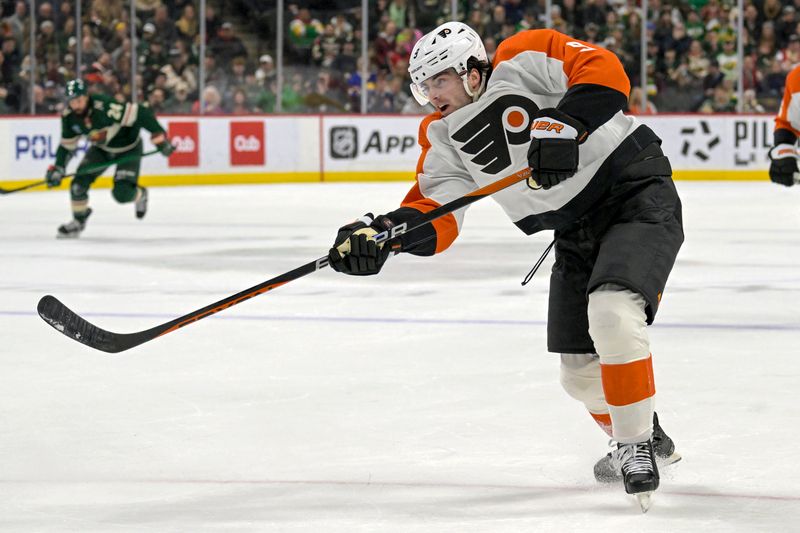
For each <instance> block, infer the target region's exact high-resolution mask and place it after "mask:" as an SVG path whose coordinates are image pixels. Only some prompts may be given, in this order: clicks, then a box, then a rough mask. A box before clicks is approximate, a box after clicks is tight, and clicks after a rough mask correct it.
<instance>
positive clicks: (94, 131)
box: [45, 79, 174, 238]
mask: <svg viewBox="0 0 800 533" xmlns="http://www.w3.org/2000/svg"><path fill="white" fill-rule="evenodd" d="M66 93H67V99H68V101H69V107H68V108H67V109H65V110H64V112H63V114H62V115H61V143H60V144H59V146H58V149H57V150H56V161H55V164H53V165H50V166H49V167H48V169H47V174H46V175H45V181H46V182H47V186H48V187H58V186H59V185H60V184H61V180H62V179H63V178H64V174H65V168H66V166H67V163H68V162H69V160H70V158H71V157H72V154H73V152H74V151H75V149H76V148H77V147H78V141H79V140H80V139H81V137H83V136H86V137H88V139H89V142H90V143H91V146H90V147H89V149H88V150H87V151H86V155H85V156H84V158H83V160H82V161H81V163H80V165H79V166H78V170H77V172H76V173H75V177H74V178H73V179H72V184H71V185H70V189H69V191H70V200H71V202H72V217H73V218H72V220H70V221H69V222H67V223H66V224H62V225H61V226H59V228H58V233H57V235H56V236H57V237H59V238H74V237H78V236H79V235H80V234H81V232H82V231H83V229H84V228H85V227H86V221H87V220H88V218H89V216H90V215H91V214H92V210H91V208H90V207H89V188H90V187H91V186H92V183H94V181H95V180H96V179H97V178H98V177H99V176H100V175H101V174H102V173H103V172H104V171H105V170H106V169H107V168H108V167H109V166H111V165H114V164H116V171H115V173H114V187H113V189H112V190H111V194H112V196H113V197H114V199H115V200H116V201H117V202H119V203H121V204H122V203H129V202H133V203H134V205H135V210H136V218H142V217H144V215H145V213H146V212H147V189H145V188H144V187H142V186H140V185H139V183H138V182H139V169H140V166H141V155H142V141H141V138H140V137H139V130H141V129H142V128H144V129H146V130H147V131H149V132H150V133H151V137H150V139H151V141H152V142H153V144H154V145H155V146H156V148H157V149H158V150H159V151H160V152H161V153H162V154H163V155H164V156H165V157H168V156H169V155H170V154H171V153H172V152H173V151H174V147H173V146H172V144H171V143H170V142H169V139H167V133H166V131H165V130H164V128H163V127H162V126H161V124H159V123H158V120H157V119H156V117H155V115H154V114H153V112H152V111H151V110H150V108H149V107H147V106H146V105H138V104H134V103H119V102H117V101H116V100H114V99H113V98H110V97H108V96H105V95H99V94H92V95H89V94H88V92H87V90H86V84H85V83H84V82H83V80H81V79H75V80H71V81H70V82H68V83H67V91H66ZM120 159H122V161H121V162H119V163H115V161H117V160H120ZM104 163H107V164H105V165H104ZM82 169H85V170H82Z"/></svg>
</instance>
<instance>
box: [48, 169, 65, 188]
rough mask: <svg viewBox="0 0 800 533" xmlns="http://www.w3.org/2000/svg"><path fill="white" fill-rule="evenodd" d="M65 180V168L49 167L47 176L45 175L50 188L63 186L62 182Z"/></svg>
mask: <svg viewBox="0 0 800 533" xmlns="http://www.w3.org/2000/svg"><path fill="white" fill-rule="evenodd" d="M63 179H64V167H59V166H57V165H50V166H49V167H47V174H45V175H44V181H45V182H46V183H47V187H48V188H52V187H58V186H59V185H61V180H63Z"/></svg>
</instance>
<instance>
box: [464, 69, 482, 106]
mask: <svg viewBox="0 0 800 533" xmlns="http://www.w3.org/2000/svg"><path fill="white" fill-rule="evenodd" d="M463 82H464V90H466V91H467V95H468V96H470V97H471V98H472V103H473V104H474V103H475V102H477V101H478V98H480V97H481V95H482V94H483V91H484V89H485V88H486V76H484V75H483V74H481V84H480V85H479V86H478V90H476V91H475V92H472V90H471V89H470V88H469V78H468V77H467V76H466V75H465V76H464V77H463Z"/></svg>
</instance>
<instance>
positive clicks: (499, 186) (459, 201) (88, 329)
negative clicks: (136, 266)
mask: <svg viewBox="0 0 800 533" xmlns="http://www.w3.org/2000/svg"><path fill="white" fill-rule="evenodd" d="M529 176H530V169H529V168H526V169H524V170H520V171H518V172H515V173H513V174H511V175H510V176H506V177H505V178H503V179H500V180H498V181H496V182H494V183H491V184H489V185H486V186H485V187H481V188H479V189H477V190H475V191H472V192H471V193H469V194H466V195H464V196H462V197H460V198H456V199H455V200H453V201H452V202H448V203H446V204H444V205H441V206H439V207H437V208H436V209H433V210H432V211H429V212H428V213H425V214H424V215H422V216H420V217H417V218H416V219H414V220H412V221H411V222H408V223H403V224H399V225H397V226H395V227H394V228H392V230H391V232H383V233H379V234H378V235H376V236H375V240H376V241H377V242H383V241H385V240H387V239H392V238H394V237H397V236H399V235H403V234H404V233H408V232H409V231H413V230H415V229H417V228H420V227H422V226H424V225H425V224H428V223H430V222H433V221H434V220H436V219H437V218H440V217H442V216H444V215H446V214H448V213H452V212H453V211H455V210H457V209H460V208H462V207H464V206H467V205H469V204H471V203H473V202H477V201H478V200H480V199H482V198H486V197H487V196H490V195H492V194H494V193H496V192H497V191H500V190H503V189H505V188H506V187H509V186H511V185H513V184H515V183H518V182H520V181H522V180H524V179H527V178H528V177H529ZM326 266H328V256H327V255H326V256H324V257H320V258H319V259H316V260H314V261H311V262H310V263H306V264H305V265H303V266H301V267H298V268H295V269H294V270H290V271H289V272H285V273H283V274H281V275H279V276H277V277H274V278H272V279H270V280H267V281H265V282H263V283H259V284H258V285H255V286H253V287H250V288H249V289H245V290H243V291H241V292H237V293H236V294H234V295H232V296H228V297H227V298H225V299H222V300H220V301H218V302H214V303H213V304H210V305H207V306H206V307H203V308H202V309H198V310H196V311H192V312H191V313H189V314H186V315H183V316H182V317H179V318H176V319H174V320H170V321H169V322H166V323H164V324H161V325H158V326H155V327H153V328H150V329H147V330H144V331H139V332H136V333H113V332H111V331H106V330H104V329H102V328H99V327H97V326H95V325H94V324H92V323H90V322H88V321H87V320H85V319H83V318H81V317H80V316H79V315H78V314H76V313H75V312H73V311H71V310H70V309H69V308H68V307H67V306H65V305H64V304H62V303H61V302H60V301H59V300H58V299H57V298H56V297H55V296H51V295H49V294H48V295H47V296H44V297H42V299H41V300H39V305H38V306H37V311H38V312H39V316H41V317H42V319H43V320H44V321H45V322H47V323H48V324H50V325H51V326H52V327H54V328H55V329H57V330H58V331H60V332H61V333H63V334H64V335H66V336H67V337H70V338H71V339H74V340H76V341H78V342H80V343H83V344H85V345H86V346H89V347H91V348H95V349H97V350H101V351H104V352H108V353H119V352H122V351H125V350H129V349H130V348H133V347H135V346H139V345H140V344H143V343H145V342H148V341H151V340H153V339H155V338H156V337H160V336H162V335H166V334H167V333H171V332H173V331H175V330H176V329H179V328H182V327H183V326H186V325H188V324H191V323H193V322H197V321H198V320H200V319H203V318H206V317H208V316H211V315H213V314H215V313H218V312H220V311H223V310H225V309H227V308H229V307H233V306H234V305H236V304H240V303H242V302H243V301H245V300H249V299H250V298H252V297H254V296H258V295H259V294H262V293H265V292H267V291H271V290H272V289H275V288H277V287H280V286H281V285H284V284H286V283H289V282H290V281H294V280H296V279H298V278H301V277H303V276H305V275H307V274H311V273H312V272H316V271H317V270H320V269H321V268H324V267H326Z"/></svg>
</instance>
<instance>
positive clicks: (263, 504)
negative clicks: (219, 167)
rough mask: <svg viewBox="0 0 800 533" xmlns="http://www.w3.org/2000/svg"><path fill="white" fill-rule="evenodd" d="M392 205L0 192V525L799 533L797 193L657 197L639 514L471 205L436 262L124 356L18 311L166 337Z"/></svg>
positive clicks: (686, 191)
mask: <svg viewBox="0 0 800 533" xmlns="http://www.w3.org/2000/svg"><path fill="white" fill-rule="evenodd" d="M407 187H408V184H404V183H402V184H401V183H394V184H313V185H309V184H305V185H271V186H232V187H228V188H222V187H203V188H173V189H166V188H165V189H152V190H151V194H150V212H149V213H148V215H147V217H146V218H145V219H144V220H136V219H135V217H134V212H133V206H132V205H125V206H120V205H117V204H115V203H114V202H113V200H112V199H111V197H110V194H109V191H108V190H97V191H92V205H93V208H94V214H93V216H92V219H91V220H90V221H89V223H88V225H87V229H86V231H85V232H84V234H83V235H82V236H81V238H80V239H78V240H56V239H55V232H56V228H57V227H58V225H59V224H61V223H63V222H65V221H66V220H68V217H69V201H68V198H67V194H66V193H65V192H63V191H60V192H47V193H20V194H14V195H8V196H5V197H2V198H0V204H2V205H0V290H1V291H2V292H1V294H2V299H0V324H1V325H2V332H3V335H2V343H0V365H1V366H0V531H4V532H5V531H10V532H23V533H25V532H32V531H48V532H49V531H80V532H102V533H107V532H132V531H147V532H159V533H161V532H173V531H174V532H217V531H279V532H286V531H290V532H291V531H309V532H311V531H313V532H367V531H379V532H420V531H434V532H465V531H486V532H505V531H527V532H529V531H554V532H565V531H587V532H592V533H597V532H602V531H612V532H615V533H618V532H622V531H648V532H674V531H692V532H696V531H703V532H704V533H706V532H712V531H726V532H727V531H741V532H752V531H765V532H767V531H769V532H774V531H785V532H788V531H796V530H797V528H798V525H797V524H798V523H799V522H798V520H800V461H799V460H798V458H797V446H798V441H800V429H798V428H800V410H798V409H797V394H798V393H797V391H798V387H799V386H800V315H798V312H797V303H796V302H797V300H798V297H800V231H798V230H799V229H800V190H797V189H800V187H795V188H793V189H788V190H787V189H784V188H782V187H778V186H775V185H773V184H770V183H767V182H763V183H693V182H679V184H678V187H679V189H680V192H681V195H682V198H683V202H684V214H685V225H686V237H687V239H686V243H685V245H684V248H683V250H682V251H681V255H680V257H679V259H678V263H677V265H676V266H675V269H674V271H673V275H672V278H671V280H670V283H669V286H668V288H667V290H666V292H665V294H664V299H663V305H662V308H661V310H660V312H659V316H658V319H657V322H656V324H655V325H654V326H653V327H652V328H650V330H649V332H650V336H651V340H652V348H653V354H654V366H655V371H656V383H657V388H658V396H657V403H658V411H659V415H660V418H661V422H662V425H663V426H664V428H665V429H666V431H667V432H668V433H669V434H670V435H671V436H672V437H673V438H674V439H675V441H676V443H677V446H678V451H679V452H680V453H681V454H682V455H683V457H684V459H683V461H682V462H680V463H679V464H677V465H676V466H675V467H674V468H673V469H671V470H669V471H667V472H664V475H663V479H662V486H661V488H660V489H659V491H658V492H657V493H656V495H655V502H654V504H653V507H652V508H651V509H650V511H649V512H648V513H647V514H646V515H643V514H642V513H641V512H640V510H639V508H638V505H637V503H636V501H635V500H634V499H633V498H632V497H629V496H626V495H625V494H624V492H623V490H622V488H621V487H619V486H616V487H601V486H598V485H597V484H596V483H595V482H594V480H593V477H592V465H593V464H594V462H595V460H596V459H598V458H599V457H600V456H601V455H602V454H604V453H606V451H607V445H606V438H605V436H604V434H603V433H601V432H600V430H599V429H598V428H597V427H596V426H595V425H594V423H593V422H592V420H591V419H590V418H589V417H588V416H587V415H586V413H585V411H584V409H583V407H582V406H581V405H580V404H578V403H577V402H575V401H574V400H572V399H570V398H569V397H567V395H566V394H565V393H564V392H563V391H562V390H561V388H560V386H559V384H558V359H557V357H556V356H554V355H552V354H548V353H547V352H546V349H545V320H546V306H547V270H548V268H549V266H550V265H551V264H552V257H551V258H549V259H548V261H547V262H546V264H545V266H544V268H543V269H542V270H541V271H540V272H539V273H538V274H537V276H536V277H535V278H534V280H533V282H531V284H529V285H528V286H527V287H524V288H523V287H520V284H519V283H520V281H521V280H522V278H523V276H524V275H525V273H526V272H527V271H528V269H529V268H530V266H531V265H532V264H533V263H534V262H535V261H536V259H537V258H538V256H539V254H540V253H541V251H542V250H543V249H544V248H545V246H546V245H547V243H548V242H549V237H550V235H549V234H541V235H537V236H534V237H529V238H526V237H524V236H523V235H522V234H521V233H519V232H518V230H516V229H515V228H514V227H513V226H512V225H511V224H510V222H509V221H508V220H507V219H506V218H505V216H504V215H503V213H502V212H501V210H500V209H499V208H498V207H497V206H496V205H494V204H493V202H492V201H491V200H484V201H482V202H479V203H478V204H476V205H475V206H473V207H472V208H471V209H470V211H469V212H468V213H467V218H466V225H465V228H464V232H463V235H462V236H461V238H459V240H458V241H457V242H456V244H455V246H454V247H453V248H452V249H451V250H450V251H448V252H447V253H445V254H443V255H441V256H437V257H435V258H415V257H407V256H400V257H397V258H394V259H392V260H391V261H390V262H389V263H388V264H387V266H386V268H385V271H384V272H383V273H382V274H381V275H380V276H378V277H374V278H348V277H345V276H341V275H338V274H336V273H335V272H332V271H330V270H328V269H326V270H324V271H321V272H317V273H315V274H312V275H309V276H307V277H305V278H302V279H300V280H297V281H294V282H292V283H290V284H288V285H286V286H283V287H281V288H279V289H278V290H275V291H271V292H269V293H267V294H264V295H261V296H259V297H257V298H253V299H251V300H249V301H247V302H244V303H242V304H240V305H237V306H235V307H233V308H230V309H227V310H225V311H223V312H222V313H220V314H218V315H215V316H214V317H212V318H209V319H206V320H202V321H200V322H198V323H196V324H191V325H188V326H186V327H185V328H183V329H181V330H178V331H176V332H174V333H170V334H168V335H166V336H164V337H162V338H159V339H156V340H154V341H152V342H149V343H147V344H145V345H142V346H140V347H138V348H135V349H133V350H131V351H129V352H124V353H122V354H118V355H109V354H105V353H101V352H97V351H93V350H91V349H89V348H87V347H85V346H83V345H81V344H79V343H77V342H75V341H74V340H72V339H69V338H67V337H65V336H64V335H61V334H59V333H58V332H57V331H55V330H53V329H52V328H51V327H50V326H49V325H48V324H46V323H44V322H43V321H42V320H41V319H40V318H39V317H38V315H37V314H36V304H37V302H38V300H39V298H40V297H41V296H43V295H44V294H53V295H55V296H57V297H58V298H59V299H61V300H62V301H63V302H64V303H65V304H66V305H68V306H69V307H70V308H71V309H73V310H74V311H76V312H77V313H79V314H81V315H82V316H84V317H85V318H87V319H88V320H90V321H92V322H93V323H96V324H97V325H98V326H100V327H102V328H105V329H109V330H112V331H118V332H123V333H127V332H132V331H138V330H142V329H146V328H149V327H152V326H154V325H156V324H160V323H162V322H166V321H167V320H170V319H172V318H175V317H177V316H180V315H182V314H184V313H186V312H189V311H191V310H194V309H198V308H200V307H203V306H205V305H207V304H209V303H211V302H214V301H216V300H219V299H221V298H223V297H225V296H228V295H230V294H233V293H235V292H238V291H240V290H242V289H245V288H247V287H250V286H253V285H256V284H258V283H260V282H262V281H264V280H266V279H268V278H271V277H273V276H275V275H277V274H280V273H282V272H285V271H287V270H290V269H293V268H295V267H297V266H300V265H301V264H304V263H306V262H308V261H311V260H313V259H316V258H318V257H321V256H323V255H324V254H325V253H326V250H327V247H328V246H329V245H330V243H331V241H332V239H333V236H334V235H335V233H336V229H337V228H338V227H339V226H340V225H341V224H343V223H345V222H347V221H348V220H352V219H353V218H355V217H357V216H360V215H361V214H363V213H364V212H367V211H373V212H375V213H378V212H381V211H387V210H390V209H392V208H394V207H395V206H396V205H397V202H398V201H399V200H400V199H401V198H402V197H403V195H404V194H405V191H406V189H407Z"/></svg>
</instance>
